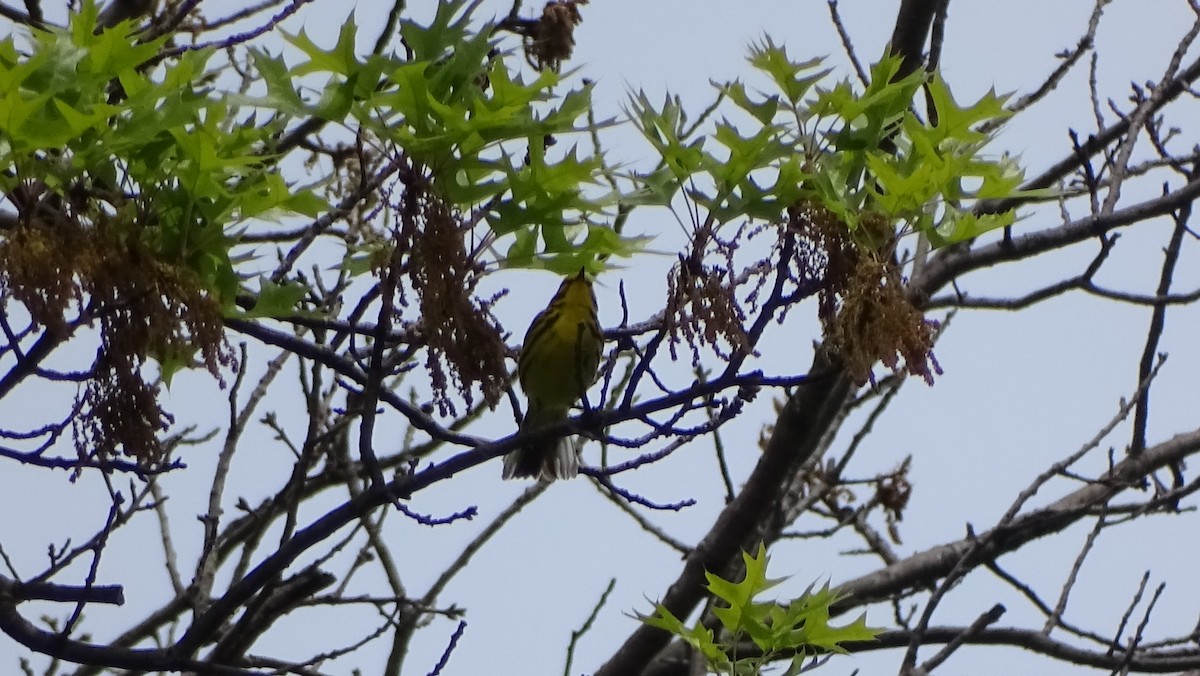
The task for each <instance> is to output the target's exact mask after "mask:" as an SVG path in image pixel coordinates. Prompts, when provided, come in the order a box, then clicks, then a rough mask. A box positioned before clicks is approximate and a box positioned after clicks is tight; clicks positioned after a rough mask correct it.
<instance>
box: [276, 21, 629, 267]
mask: <svg viewBox="0 0 1200 676" xmlns="http://www.w3.org/2000/svg"><path fill="white" fill-rule="evenodd" d="M478 4H479V3H478V2H467V1H466V0H454V1H450V2H442V3H439V4H438V9H437V13H436V15H435V16H434V17H433V18H432V19H431V20H430V21H429V23H428V24H421V23H418V22H416V21H414V20H411V19H405V20H403V21H402V22H401V26H400V33H401V36H402V37H403V40H404V45H405V46H406V47H407V48H408V50H409V52H408V53H407V54H405V55H403V56H398V55H384V54H372V55H369V56H367V57H362V58H360V57H358V56H356V55H355V51H354V45H355V43H356V41H357V28H356V26H355V24H354V22H353V20H348V21H347V22H346V24H345V25H344V26H343V28H342V31H341V35H340V36H339V38H338V41H337V44H336V45H334V46H333V47H332V48H328V49H325V48H321V47H319V46H318V45H316V44H315V43H314V42H313V41H312V40H311V39H310V38H309V37H308V36H307V35H305V34H304V33H300V34H297V35H287V36H286V38H287V39H288V41H289V42H290V43H291V44H292V45H293V46H294V47H296V48H297V49H299V51H300V52H301V54H302V55H303V59H302V60H301V61H299V62H298V63H296V64H294V65H290V66H289V65H287V64H285V62H284V61H283V60H282V59H281V58H277V57H271V56H268V55H266V54H263V53H258V54H257V55H256V65H257V67H258V69H259V70H260V71H261V72H262V73H263V74H264V77H263V81H264V82H265V84H266V87H267V94H266V96H265V97H263V98H261V99H259V100H257V103H258V104H259V105H263V106H265V107H267V108H271V109H274V110H282V111H285V112H287V113H289V114H305V115H311V116H316V117H320V118H322V119H326V120H330V121H334V122H336V123H340V124H344V125H346V126H348V127H351V128H353V129H355V130H358V131H359V132H360V133H361V132H366V133H367V138H370V139H373V140H374V142H375V143H376V144H378V147H379V148H380V149H381V150H382V151H384V152H388V153H391V152H397V153H400V154H403V156H404V157H406V158H407V159H409V160H410V161H412V162H413V164H414V165H415V166H416V167H417V168H418V169H419V170H420V171H421V172H422V174H423V175H424V176H425V177H426V178H427V179H428V181H429V185H430V186H431V188H432V190H433V191H435V192H436V194H437V195H438V197H439V199H441V200H444V201H445V202H446V203H448V204H449V205H451V206H453V207H455V208H457V209H461V210H474V209H479V208H483V209H485V210H486V218H487V223H488V225H489V227H490V229H491V231H492V232H493V234H495V235H497V236H504V235H513V237H514V239H513V244H512V245H511V248H510V249H509V251H508V253H507V256H506V263H507V264H508V265H511V266H533V267H538V266H542V265H549V266H550V267H555V268H562V269H563V270H564V271H565V270H568V269H571V268H572V266H574V269H578V263H577V262H568V260H569V261H578V260H583V259H592V258H595V257H600V256H608V255H629V254H631V253H633V252H634V251H635V250H636V249H637V244H638V243H637V241H636V240H632V239H626V238H622V237H619V236H613V235H612V234H611V232H610V233H609V234H599V235H596V234H594V233H595V231H597V230H604V229H607V226H605V225H601V224H600V222H599V221H600V218H599V217H600V216H603V214H604V212H605V210H606V209H608V208H610V207H612V206H614V205H615V204H616V202H617V197H616V195H613V194H610V193H606V192H604V191H601V190H599V189H598V188H597V187H596V186H597V185H598V184H599V178H600V177H601V174H602V172H603V171H604V167H603V165H602V162H601V158H600V157H599V156H598V155H585V154H583V153H581V152H580V150H579V149H578V148H576V147H572V148H569V149H566V150H565V151H560V152H550V150H549V149H550V148H551V147H552V146H554V145H555V144H557V143H558V142H559V138H558V137H559V136H562V135H569V134H572V133H577V132H581V131H586V130H587V129H588V128H589V127H588V125H587V124H586V123H584V122H581V119H582V118H585V116H586V114H587V112H588V111H589V109H590V107H591V90H592V87H591V85H590V84H585V85H583V86H581V87H579V88H577V89H572V90H570V91H567V92H565V93H563V92H560V91H559V90H560V89H561V88H562V87H563V86H564V76H563V75H560V74H558V73H556V72H553V71H551V70H544V71H541V72H538V73H535V74H533V75H532V76H531V77H529V78H528V79H526V78H524V77H523V76H522V75H521V74H520V71H521V67H520V64H519V63H518V62H516V61H514V58H513V55H512V54H510V53H505V52H502V51H501V50H500V45H499V43H498V40H497V39H496V38H495V37H494V33H495V26H494V25H492V24H485V25H483V26H479V27H472V25H471V21H470V19H471V13H472V11H473V10H474V9H476V7H477V6H478ZM301 78H316V81H317V87H318V89H320V90H321V91H322V92H323V94H322V95H321V96H320V98H319V100H317V101H315V102H312V103H306V102H305V101H304V99H303V97H302V96H301V94H300V93H299V92H298V90H297V84H296V83H297V82H298V81H300V80H301ZM584 231H586V234H584ZM580 235H583V236H580ZM539 243H540V246H539ZM543 256H544V257H545V258H539V257H543Z"/></svg>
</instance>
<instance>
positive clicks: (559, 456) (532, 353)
mask: <svg viewBox="0 0 1200 676" xmlns="http://www.w3.org/2000/svg"><path fill="white" fill-rule="evenodd" d="M603 349H604V336H603V335H602V334H601V332H600V321H599V319H598V318H597V317H596V294H595V293H593V292H592V282H591V281H590V280H589V279H588V278H587V275H586V274H585V273H584V271H583V270H580V271H579V274H577V275H575V276H574V277H570V278H568V279H566V280H564V281H563V283H562V285H561V286H559V287H558V293H556V294H554V298H552V299H551V300H550V304H549V305H548V306H546V309H545V310H542V311H541V312H540V313H538V315H537V316H536V317H534V318H533V322H532V323H531V324H530V325H529V330H528V331H527V332H526V333H525V342H524V344H523V345H522V346H521V357H520V359H518V360H517V379H518V380H519V381H520V383H521V389H522V390H523V391H524V392H525V397H526V398H527V399H528V400H529V405H528V410H526V411H525V418H524V420H522V421H521V433H522V434H534V433H536V432H538V431H539V430H543V429H545V428H547V427H551V426H553V425H555V424H556V423H559V422H562V421H563V420H566V419H567V414H568V412H569V411H570V410H571V406H572V405H574V404H575V402H576V401H578V400H579V399H580V398H581V397H583V395H584V394H585V393H586V392H587V389H588V387H590V386H591V384H592V383H593V382H594V381H595V380H596V369H597V368H599V366H600V353H601V351H602V350H603ZM578 472H579V457H578V455H577V454H576V450H575V445H574V444H572V443H571V441H570V439H567V438H544V437H543V438H540V439H536V438H535V439H533V440H531V441H529V442H527V443H526V444H525V445H524V446H522V447H520V448H518V449H517V450H515V451H513V452H512V453H509V454H508V456H507V457H505V458H504V478H505V479H512V478H516V477H537V478H538V479H541V480H542V481H553V480H555V479H569V478H571V477H573V476H575V475H576V474H577V473H578Z"/></svg>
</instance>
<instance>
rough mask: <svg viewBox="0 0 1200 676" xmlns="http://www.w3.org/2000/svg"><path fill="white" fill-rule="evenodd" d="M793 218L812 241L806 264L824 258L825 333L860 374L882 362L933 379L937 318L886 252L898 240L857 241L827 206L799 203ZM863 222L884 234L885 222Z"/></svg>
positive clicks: (864, 377)
mask: <svg viewBox="0 0 1200 676" xmlns="http://www.w3.org/2000/svg"><path fill="white" fill-rule="evenodd" d="M789 218H790V224H789V227H791V228H792V229H793V231H794V232H796V233H797V234H798V235H799V236H800V238H801V240H802V241H803V242H805V243H806V244H805V245H802V246H801V247H800V249H799V250H800V252H801V258H802V261H803V262H802V267H809V268H812V267H814V266H817V267H820V266H821V265H823V266H824V282H823V286H822V289H821V292H820V307H819V312H818V314H819V316H820V319H821V323H822V325H823V326H824V329H825V339H826V341H827V342H828V343H829V345H830V347H831V348H833V350H834V352H835V353H836V354H837V355H838V357H839V358H840V359H841V361H842V363H843V365H844V366H845V368H846V369H847V371H848V372H849V374H850V376H851V377H852V378H853V379H854V381H855V382H856V383H858V384H862V383H866V382H867V381H869V380H872V378H873V376H872V372H871V369H872V367H873V366H874V365H875V363H876V362H880V363H882V364H883V365H884V366H886V367H887V368H889V369H891V370H892V371H899V370H901V368H904V369H906V370H907V371H908V373H910V374H912V375H918V376H921V377H922V378H923V379H924V380H925V382H927V383H932V382H933V376H934V374H935V373H940V369H939V367H938V365H937V361H936V359H935V358H934V356H933V352H932V350H933V343H934V338H935V333H936V330H937V323H936V322H933V321H930V320H927V319H925V316H924V315H923V314H922V313H921V311H920V310H918V309H917V308H916V307H914V306H913V304H912V302H911V301H910V300H909V299H908V296H907V295H906V293H905V290H904V284H903V278H902V277H901V274H900V269H899V266H898V265H897V264H896V263H895V262H894V261H892V260H891V259H890V257H888V255H887V253H886V252H888V251H890V250H891V244H892V243H891V242H886V243H884V245H883V246H864V245H860V244H856V243H854V242H852V241H851V239H850V233H849V230H848V228H847V227H846V225H845V224H844V223H841V222H840V221H839V220H838V219H837V218H835V217H834V216H833V215H832V214H830V213H829V212H828V211H826V210H824V209H822V208H820V207H815V206H811V205H803V206H799V207H796V208H793V209H792V210H791V212H790V214H789ZM864 223H866V225H865V226H864V230H865V231H869V233H870V239H871V240H872V241H874V240H876V239H878V238H879V233H880V232H882V230H883V228H882V226H881V224H880V223H878V222H875V221H872V219H870V218H865V219H864ZM901 359H903V360H904V363H903V364H901V363H900V360H901Z"/></svg>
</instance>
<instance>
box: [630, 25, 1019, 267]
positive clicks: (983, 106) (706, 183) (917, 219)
mask: <svg viewBox="0 0 1200 676" xmlns="http://www.w3.org/2000/svg"><path fill="white" fill-rule="evenodd" d="M749 61H750V64H751V65H752V66H753V67H754V68H755V69H756V70H758V71H759V72H761V73H762V74H763V75H764V76H765V77H766V79H767V80H768V81H769V82H770V85H771V86H770V88H769V89H768V91H765V92H755V91H751V89H750V88H748V87H747V86H746V85H745V84H744V83H742V82H733V83H729V84H725V85H722V86H720V87H719V96H720V97H721V99H722V100H727V101H729V102H731V103H732V104H733V106H734V108H736V115H734V116H733V117H732V118H730V117H724V118H722V119H720V120H719V121H717V122H715V123H714V129H713V131H712V133H711V134H708V135H700V134H698V133H697V127H698V125H697V126H692V127H689V126H688V125H687V120H686V116H685V115H684V114H683V112H682V110H681V108H680V106H679V104H678V103H677V102H676V101H673V100H671V99H670V98H668V100H667V101H666V102H665V103H664V104H663V105H662V106H655V105H653V104H652V103H651V102H650V100H649V99H648V98H647V97H646V96H645V95H644V94H638V95H637V96H635V97H634V99H633V101H632V103H631V107H630V111H629V113H630V117H631V119H632V120H633V122H634V124H635V125H636V126H637V127H638V129H639V130H640V131H641V132H642V134H643V135H644V136H645V137H646V138H647V140H649V142H650V143H651V145H652V146H654V148H655V149H656V151H657V152H658V153H659V155H660V157H661V160H662V163H661V166H660V168H659V170H658V171H656V172H655V173H654V174H652V175H651V176H650V177H649V178H648V180H647V183H648V184H649V185H655V186H657V190H656V192H655V196H656V197H657V198H658V199H657V201H658V203H667V202H668V201H669V200H670V198H671V197H672V196H673V195H674V194H675V193H676V192H677V191H678V190H680V189H682V188H684V187H686V188H687V189H688V196H689V197H690V198H691V199H692V200H694V201H695V202H696V203H697V204H699V205H700V206H701V207H703V208H704V209H706V210H707V212H708V214H709V217H710V218H712V219H713V220H714V221H716V222H717V223H723V222H728V221H732V220H736V219H743V218H747V217H748V218H752V219H760V220H763V221H767V222H776V223H778V222H781V221H782V220H783V214H784V213H785V212H786V210H787V208H788V207H789V206H792V205H795V204H797V203H801V202H803V203H808V204H814V205H819V206H820V207H822V208H823V209H825V210H826V211H828V212H829V213H831V214H834V215H835V216H836V217H837V218H838V219H839V220H841V221H842V222H843V223H844V224H845V226H846V228H847V229H848V231H849V232H850V233H851V234H852V236H853V237H854V238H855V239H856V240H863V241H864V243H867V244H875V242H873V241H871V240H872V239H873V238H874V235H875V234H877V233H872V232H865V230H871V229H873V228H870V227H869V228H864V227H863V226H864V224H878V223H881V222H882V223H885V224H887V225H888V226H890V227H891V228H892V230H893V231H896V232H901V233H903V232H913V231H916V232H921V233H924V234H926V235H927V236H928V237H929V238H930V241H931V242H932V243H933V244H934V245H935V246H942V245H945V244H949V243H952V242H957V241H961V240H964V239H968V238H971V237H976V236H978V235H980V234H982V233H984V232H986V231H988V230H991V229H993V228H998V227H1002V226H1005V225H1008V224H1010V223H1012V221H1013V214H1012V212H1005V213H1001V214H993V215H983V216H977V215H974V214H973V213H972V212H971V207H972V206H973V205H974V204H975V203H977V202H978V201H979V200H985V199H999V198H1006V197H1013V196H1016V195H1019V194H1024V195H1027V196H1032V193H1027V192H1026V193H1022V192H1021V191H1019V190H1018V189H1017V186H1018V185H1019V183H1020V181H1021V179H1022V174H1021V172H1020V170H1019V168H1018V167H1017V165H1016V163H1015V162H1013V161H1012V160H1011V159H1009V158H1006V157H1001V158H989V157H988V156H987V155H986V154H985V152H984V150H985V147H986V145H987V143H988V141H989V140H990V137H989V136H987V135H986V134H983V133H980V132H978V131H976V130H975V129H976V128H977V127H978V126H979V125H980V124H982V123H985V122H988V121H993V120H999V119H1003V118H1004V117H1006V116H1007V112H1006V111H1005V110H1004V108H1003V104H1004V100H1005V98H1004V97H1002V96H997V95H996V94H995V93H988V94H987V95H985V96H983V97H982V98H981V99H980V100H979V101H977V102H975V103H973V104H970V105H967V106H961V105H959V104H958V103H957V102H956V101H955V100H954V99H953V97H952V96H951V94H950V90H949V88H948V87H947V85H946V83H945V81H944V80H943V79H942V78H941V77H940V76H939V75H937V74H934V75H932V76H930V75H927V74H926V73H925V72H923V71H918V72H915V73H912V74H910V75H907V76H905V77H898V73H899V68H900V62H899V59H897V58H885V59H884V60H882V61H880V62H879V63H878V64H876V65H875V66H874V67H873V68H872V69H871V73H870V82H869V83H868V84H867V85H866V86H865V87H858V86H856V85H854V84H852V83H851V82H849V81H842V82H837V83H834V84H832V85H831V86H830V85H825V82H826V81H827V78H828V76H829V74H830V70H829V69H824V68H822V67H821V65H822V64H821V60H820V59H813V60H809V61H804V62H795V61H792V60H791V59H789V58H788V56H787V53H786V51H785V50H784V49H783V48H782V47H780V46H778V45H776V44H774V43H773V42H772V41H771V40H770V39H769V38H765V39H764V40H763V41H762V42H761V43H759V44H756V45H754V46H752V47H751V50H750V57H749ZM922 87H924V88H925V89H926V91H927V92H928V100H929V101H930V110H929V111H927V113H928V118H929V119H922V118H921V117H920V116H919V115H918V114H917V112H916V111H914V110H913V108H912V102H913V99H914V95H915V94H916V93H917V92H918V90H919V89H920V88H922ZM719 104H720V101H718V105H716V106H714V108H713V110H714V111H715V110H722V109H723V108H722V107H721V106H720V105H719Z"/></svg>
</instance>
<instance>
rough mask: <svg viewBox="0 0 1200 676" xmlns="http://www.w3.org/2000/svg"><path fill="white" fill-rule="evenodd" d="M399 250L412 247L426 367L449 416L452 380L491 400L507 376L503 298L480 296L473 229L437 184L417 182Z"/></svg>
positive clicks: (408, 195) (407, 200) (466, 392)
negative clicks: (468, 240)
mask: <svg viewBox="0 0 1200 676" xmlns="http://www.w3.org/2000/svg"><path fill="white" fill-rule="evenodd" d="M401 214H402V216H401V221H402V224H401V229H400V235H399V238H398V240H397V243H396V244H397V247H398V251H401V252H403V251H407V252H408V261H407V264H408V268H409V270H408V271H409V273H410V274H409V276H408V278H409V280H410V282H411V283H412V285H413V289H414V291H415V292H416V294H417V297H418V298H419V299H420V311H421V315H420V319H419V320H418V324H417V327H416V328H417V329H418V331H419V333H420V335H421V336H422V338H423V340H424V343H425V347H426V350H427V355H426V363H425V365H426V368H427V369H428V371H429V375H430V379H431V382H432V384H433V389H434V395H435V398H436V401H437V404H438V409H439V412H440V413H441V414H442V415H447V414H454V413H455V409H454V405H453V402H452V401H451V399H450V396H449V390H450V386H451V381H453V385H454V388H455V389H456V390H457V391H458V393H459V395H461V396H462V397H463V399H464V400H465V401H466V402H467V405H468V406H470V405H471V403H472V401H473V395H472V391H473V387H474V386H475V385H478V386H479V387H480V389H481V391H482V392H483V399H484V401H485V402H486V403H487V404H488V406H494V405H495V404H496V402H497V401H499V400H500V395H501V394H502V393H503V391H504V386H505V384H506V383H507V382H508V370H507V368H506V367H505V364H504V357H505V352H506V348H505V344H504V340H503V338H502V332H501V327H500V323H499V322H498V321H497V320H496V318H495V316H494V315H493V314H492V305H493V304H494V303H495V301H496V300H497V298H491V299H487V300H480V299H477V298H476V297H475V295H474V291H475V287H476V286H477V285H478V283H479V278H480V274H481V273H482V272H483V268H482V266H481V265H480V264H479V263H478V261H476V260H473V259H472V258H471V256H470V255H469V253H468V252H467V249H466V246H465V241H464V237H465V233H466V231H467V230H466V228H465V227H464V226H463V225H462V224H461V223H460V222H459V220H458V219H457V218H455V215H454V213H453V212H452V211H451V210H450V209H449V208H448V207H447V206H446V204H445V202H443V201H442V200H441V199H439V198H438V197H437V196H436V195H435V194H434V193H433V192H432V191H431V190H428V189H423V187H422V186H420V185H419V184H414V185H410V186H409V188H408V189H407V190H406V192H405V197H404V204H403V205H402V209H401Z"/></svg>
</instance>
